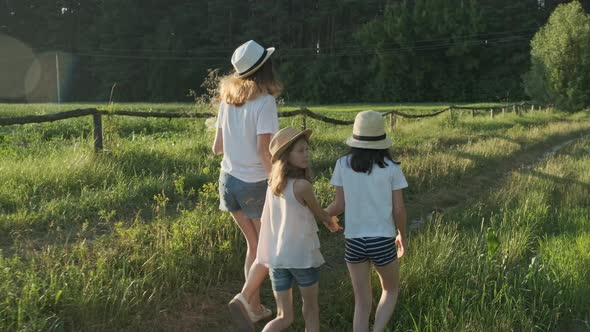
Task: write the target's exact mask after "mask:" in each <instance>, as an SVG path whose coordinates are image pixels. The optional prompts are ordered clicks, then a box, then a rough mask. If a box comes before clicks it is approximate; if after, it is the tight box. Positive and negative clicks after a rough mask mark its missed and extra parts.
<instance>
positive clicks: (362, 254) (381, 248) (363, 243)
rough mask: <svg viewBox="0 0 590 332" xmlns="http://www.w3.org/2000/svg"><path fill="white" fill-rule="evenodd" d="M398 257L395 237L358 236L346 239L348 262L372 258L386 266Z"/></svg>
mask: <svg viewBox="0 0 590 332" xmlns="http://www.w3.org/2000/svg"><path fill="white" fill-rule="evenodd" d="M396 258H397V248H396V246H395V238H393V237H357V238H352V239H346V247H345V249H344V260H345V261H346V262H347V263H353V264H354V263H362V262H364V261H366V260H371V261H372V262H373V264H375V265H377V266H384V265H387V264H389V263H391V262H393V261H394V260H395V259H396Z"/></svg>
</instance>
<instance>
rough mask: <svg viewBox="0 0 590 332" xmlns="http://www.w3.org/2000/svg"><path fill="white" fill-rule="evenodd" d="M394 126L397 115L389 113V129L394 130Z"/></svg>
mask: <svg viewBox="0 0 590 332" xmlns="http://www.w3.org/2000/svg"><path fill="white" fill-rule="evenodd" d="M393 127H395V115H393V113H389V129H391V130H393Z"/></svg>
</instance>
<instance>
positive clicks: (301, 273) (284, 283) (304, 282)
mask: <svg viewBox="0 0 590 332" xmlns="http://www.w3.org/2000/svg"><path fill="white" fill-rule="evenodd" d="M294 281H295V282H297V284H298V285H299V287H309V286H313V285H314V284H315V283H317V282H318V281H320V270H319V269H318V268H317V267H310V268H307V269H270V282H271V284H272V290H273V291H275V292H282V291H286V290H289V289H291V288H292V287H293V282H294Z"/></svg>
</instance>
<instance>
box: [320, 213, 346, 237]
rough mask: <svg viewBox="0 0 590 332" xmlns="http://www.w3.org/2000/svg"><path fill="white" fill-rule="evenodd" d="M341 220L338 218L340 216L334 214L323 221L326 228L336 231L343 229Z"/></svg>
mask: <svg viewBox="0 0 590 332" xmlns="http://www.w3.org/2000/svg"><path fill="white" fill-rule="evenodd" d="M339 221H340V220H339V219H338V217H336V216H333V217H330V218H329V219H324V220H323V221H322V222H323V224H324V226H326V228H327V229H329V230H330V232H332V233H335V232H338V231H341V230H342V226H340V225H339V224H338V222H339Z"/></svg>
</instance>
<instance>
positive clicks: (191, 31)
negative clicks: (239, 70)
mask: <svg viewBox="0 0 590 332" xmlns="http://www.w3.org/2000/svg"><path fill="white" fill-rule="evenodd" d="M561 2H567V1H557V0H545V1H544V0H402V1H400V0H346V1H342V0H340V1H338V0H298V1H295V0H282V1H270V0H250V1H242V0H216V1H206V0H190V1H188V0H167V1H155V0H149V1H146V0H126V1H120V0H86V1H79V0H52V1H36V0H3V1H0V35H3V36H9V37H10V38H13V39H14V40H18V41H20V42H22V43H23V44H26V45H28V47H30V48H31V50H32V52H33V53H34V54H35V55H37V57H38V59H44V60H43V61H38V67H39V66H40V67H39V68H40V69H39V68H38V69H37V71H38V74H36V75H33V74H30V73H31V70H30V69H29V70H23V71H20V72H21V73H28V74H27V75H28V76H34V77H35V79H36V80H35V82H40V83H39V84H38V85H39V87H37V86H35V87H34V88H33V87H31V88H29V90H27V89H24V90H23V91H24V92H23V96H19V97H15V96H14V95H13V96H10V97H7V96H3V95H2V94H1V92H0V100H3V101H23V100H25V101H45V100H44V99H47V100H52V98H55V91H54V89H53V90H52V89H43V87H44V86H47V85H51V84H54V83H55V81H56V79H55V77H57V75H56V74H57V73H56V71H57V70H59V74H60V75H59V76H60V78H61V85H60V88H61V89H60V90H61V92H60V96H61V99H62V100H63V101H107V100H109V98H111V92H113V89H112V87H113V85H114V84H116V87H115V89H114V98H115V100H116V101H152V102H159V101H162V102H164V101H188V100H191V97H190V96H188V92H189V90H191V89H192V90H196V91H197V94H199V93H202V92H203V91H202V90H203V88H202V87H201V83H202V82H203V80H204V79H205V78H206V77H207V73H208V70H209V69H214V68H221V72H223V73H225V72H229V71H230V69H231V65H230V63H229V59H230V57H231V54H232V52H233V50H234V49H235V47H237V46H238V45H240V44H241V43H243V42H245V41H247V40H249V39H254V40H257V41H258V42H259V43H261V44H263V45H266V46H274V47H276V48H277V51H276V52H275V55H273V61H275V64H276V65H277V68H278V69H279V73H280V75H281V78H282V80H283V82H284V84H285V92H284V94H283V97H284V98H285V99H286V100H287V101H288V102H313V103H335V102H404V101H416V102H418V101H430V102H432V101H458V102H460V101H484V100H485V101H515V100H522V99H526V98H527V97H526V95H525V89H524V86H523V75H524V74H525V72H527V71H528V70H529V69H530V66H531V60H530V51H531V46H530V44H531V39H532V37H533V36H534V34H535V33H536V32H537V31H538V30H539V29H540V27H541V26H543V25H544V24H545V22H546V21H547V19H548V17H549V15H550V14H551V12H552V11H553V10H554V9H555V7H556V6H557V5H558V4H559V3H561ZM589 3H590V1H583V2H582V5H583V6H584V8H585V9H586V10H587V9H588V8H589V7H590V6H589ZM1 40H2V39H0V48H1V47H3V45H2V42H1ZM4 40H6V38H5V39H4ZM4 47H5V48H6V47H8V46H6V45H4ZM2 53H4V54H5V55H4V58H3V56H2V55H1V54H0V67H1V66H5V67H6V66H10V64H11V61H16V60H14V59H11V58H10V57H9V56H8V57H7V55H6V54H8V55H10V54H9V52H8V53H7V52H2ZM56 62H57V63H58V64H59V66H56ZM21 63H22V61H21ZM13 67H14V65H13ZM56 67H59V69H56ZM6 72H8V71H6ZM14 72H18V71H14ZM27 75H20V76H19V75H16V74H15V76H19V77H11V78H10V79H11V80H12V81H13V82H15V84H16V85H19V84H21V83H22V84H24V85H26V83H27V81H29V82H30V81H31V78H30V77H29V78H27V77H28V76H27ZM25 90H26V91H25ZM47 91H49V92H47ZM25 95H26V96H25Z"/></svg>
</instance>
